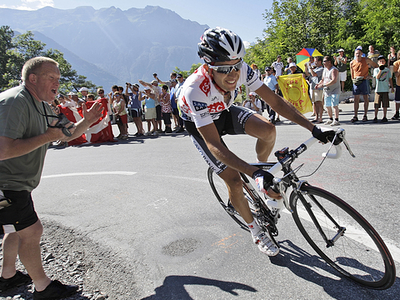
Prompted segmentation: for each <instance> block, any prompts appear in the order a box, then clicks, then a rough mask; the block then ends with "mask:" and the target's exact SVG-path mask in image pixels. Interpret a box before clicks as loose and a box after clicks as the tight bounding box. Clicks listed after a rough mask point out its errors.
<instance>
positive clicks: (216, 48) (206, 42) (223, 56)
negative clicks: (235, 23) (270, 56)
mask: <svg viewBox="0 0 400 300" xmlns="http://www.w3.org/2000/svg"><path fill="white" fill-rule="evenodd" d="M200 39H201V42H200V43H199V44H198V48H199V51H198V54H199V56H200V58H202V59H204V61H205V62H206V63H208V64H212V63H214V62H222V61H230V60H234V59H241V58H243V56H244V55H245V53H246V52H245V50H244V44H243V42H242V40H241V38H240V37H239V36H238V35H236V33H234V32H232V31H230V30H229V29H225V28H221V27H216V28H213V29H211V28H210V29H207V30H206V31H205V32H204V34H203V35H202V37H201V38H200Z"/></svg>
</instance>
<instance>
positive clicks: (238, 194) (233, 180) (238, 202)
mask: <svg viewBox="0 0 400 300" xmlns="http://www.w3.org/2000/svg"><path fill="white" fill-rule="evenodd" d="M222 123H224V121H222V120H221V122H220V123H216V126H217V128H218V130H219V131H223V130H226V131H227V132H229V133H234V128H233V127H234V126H233V125H232V124H229V123H228V125H227V126H226V127H225V128H224V129H222V128H220V125H221V124H222ZM185 127H186V130H187V131H188V132H189V134H190V137H191V139H192V142H193V143H194V145H195V146H196V149H197V150H198V151H199V152H200V154H201V155H202V156H203V158H204V160H205V161H206V163H207V164H208V165H209V166H210V167H211V169H213V171H214V172H215V173H216V174H217V175H218V176H220V177H221V178H222V179H223V180H224V182H225V184H226V186H227V188H228V194H229V199H230V201H231V203H232V205H233V207H234V208H235V209H236V211H237V212H238V213H239V214H240V215H241V217H242V218H243V219H244V220H245V222H247V223H251V222H252V221H253V215H252V214H251V211H250V208H249V204H248V202H247V200H246V199H245V197H244V194H243V186H242V181H241V178H240V175H239V173H238V172H237V171H236V170H233V169H232V168H229V167H228V166H226V165H225V164H224V163H223V162H221V161H220V160H218V159H217V158H215V157H214V155H212V153H211V151H210V150H209V149H208V147H207V144H206V143H205V141H204V140H203V138H202V136H201V135H200V133H199V132H198V130H197V129H196V127H195V125H194V124H193V123H192V122H185ZM222 142H223V141H222Z"/></svg>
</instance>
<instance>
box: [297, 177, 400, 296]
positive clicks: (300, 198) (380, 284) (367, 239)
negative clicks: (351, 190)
mask: <svg viewBox="0 0 400 300" xmlns="http://www.w3.org/2000/svg"><path fill="white" fill-rule="evenodd" d="M315 199H316V200H317V201H318V202H319V203H320V204H321V205H322V208H323V209H321V208H320V207H319V206H318V205H317V204H316V202H315V201H314V200H315ZM290 203H291V205H292V208H293V214H292V216H293V219H294V221H295V223H296V225H297V227H298V228H299V230H300V232H301V233H302V235H303V236H304V238H305V239H306V240H307V242H308V243H309V244H310V246H311V247H312V248H313V249H314V250H315V251H316V252H317V253H318V254H319V255H320V256H321V258H323V259H324V260H325V261H326V262H327V263H328V264H329V265H331V266H332V267H333V268H334V269H335V270H337V271H338V272H339V273H341V274H342V275H344V276H345V277H347V278H349V279H351V280H353V281H355V282H357V283H359V284H361V285H364V286H366V287H369V288H374V289H387V288H389V287H391V286H392V285H393V283H394V281H395V279H396V268H395V264H394V261H393V258H392V256H391V254H390V252H389V250H388V248H387V246H386V245H385V243H384V242H383V240H382V238H381V237H380V236H379V234H378V233H377V232H376V230H375V229H374V228H373V227H372V226H371V225H370V224H369V223H368V222H367V221H366V220H365V219H364V218H363V217H362V216H361V215H360V214H359V213H358V212H357V211H356V210H355V209H354V208H352V207H351V206H350V205H349V204H347V203H346V202H344V201H343V200H341V199H340V198H339V197H337V196H335V195H333V194H331V193H329V192H327V191H325V190H323V189H320V188H317V187H313V186H310V185H303V186H302V187H301V194H300V195H299V193H296V192H293V193H292V194H291V197H290ZM307 207H308V208H309V209H310V211H312V212H313V214H314V216H315V217H316V220H317V221H318V223H319V224H320V225H321V228H322V229H323V231H324V233H325V234H326V235H327V237H328V239H332V238H333V237H334V236H335V234H336V233H337V230H336V229H335V227H337V226H336V225H335V224H334V223H333V222H332V221H331V220H330V219H329V217H328V216H327V214H326V212H328V213H329V214H330V215H331V216H332V217H333V218H334V219H335V220H336V221H337V222H338V223H339V225H340V227H345V228H346V229H345V231H344V232H343V234H340V237H339V238H338V240H336V241H335V242H334V245H332V246H329V247H328V246H327V243H326V241H325V240H324V239H323V237H322V235H321V233H320V232H319V231H318V228H317V226H316V225H315V222H313V221H312V220H311V217H310V212H308V211H307ZM323 210H325V212H324V211H323Z"/></svg>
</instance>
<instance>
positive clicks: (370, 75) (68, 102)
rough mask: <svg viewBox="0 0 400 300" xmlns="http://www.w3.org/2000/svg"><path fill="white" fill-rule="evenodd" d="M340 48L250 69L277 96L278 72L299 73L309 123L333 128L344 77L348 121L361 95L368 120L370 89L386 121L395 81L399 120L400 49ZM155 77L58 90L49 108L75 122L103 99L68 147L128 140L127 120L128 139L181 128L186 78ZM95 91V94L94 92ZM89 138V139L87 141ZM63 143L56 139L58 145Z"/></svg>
mask: <svg viewBox="0 0 400 300" xmlns="http://www.w3.org/2000/svg"><path fill="white" fill-rule="evenodd" d="M344 52H345V51H344V49H339V50H338V51H337V55H335V56H334V57H331V56H325V57H310V59H309V61H308V62H307V63H306V64H305V67H304V70H303V69H301V68H300V67H299V66H298V65H297V64H296V63H295V62H294V61H293V59H292V58H291V57H288V58H287V59H286V61H287V64H286V65H285V64H284V62H283V61H282V56H281V55H278V56H277V59H276V61H274V62H273V63H272V64H271V65H268V66H266V67H265V69H264V72H262V71H261V70H260V69H259V68H258V66H257V65H256V64H251V68H252V69H253V70H254V71H255V73H256V75H257V76H258V77H259V78H260V79H261V80H263V81H264V83H265V84H266V85H267V86H268V87H269V88H270V89H271V90H273V91H274V92H275V93H277V94H279V95H281V96H282V93H281V91H280V88H279V85H278V81H277V78H279V76H282V75H290V74H302V76H303V77H304V78H305V79H306V82H307V84H308V86H309V96H310V100H311V101H312V104H313V113H312V115H311V116H312V117H313V120H312V121H313V122H314V123H317V124H318V123H324V124H325V125H332V126H337V125H340V122H339V111H340V110H339V96H340V94H341V93H344V92H345V82H346V81H347V80H348V79H351V81H352V91H353V96H354V117H353V119H352V120H351V121H352V122H357V121H358V118H357V112H358V106H359V99H360V96H362V99H363V100H364V117H363V119H362V121H364V122H365V121H367V120H368V119H367V116H366V115H367V112H368V107H369V95H370V94H371V91H373V92H375V99H374V109H375V117H374V119H373V122H377V116H378V111H379V108H381V107H382V108H383V118H382V119H381V122H387V121H388V119H387V116H386V114H387V108H388V107H389V97H388V94H389V92H390V89H391V92H394V87H395V85H394V84H396V94H395V102H396V108H395V114H394V116H393V117H392V120H399V119H400V116H399V110H400V76H399V73H400V70H399V68H400V51H399V52H398V53H396V50H395V48H394V47H390V52H389V54H388V55H387V57H386V56H383V55H381V54H380V53H379V51H378V50H376V49H374V47H373V46H372V45H371V46H369V52H368V53H367V54H366V55H365V54H364V53H363V52H362V47H361V46H358V47H357V48H356V49H355V51H354V57H352V58H348V57H346V55H345V54H344ZM348 74H350V76H349V75H348ZM153 77H154V80H153V81H151V82H145V81H143V80H139V82H138V83H134V84H131V83H126V86H125V88H124V87H122V86H118V85H114V86H112V87H111V92H110V93H108V94H105V92H104V89H102V88H100V89H98V90H97V92H96V93H94V94H89V90H88V89H87V88H86V87H82V88H80V89H79V93H74V92H71V93H68V94H67V95H65V96H64V95H61V94H60V95H59V96H58V98H57V99H56V100H55V101H54V104H53V109H54V111H55V112H56V113H64V115H66V116H67V118H68V119H69V120H70V121H72V122H77V121H79V119H81V118H82V117H83V116H82V104H83V103H86V104H87V105H89V107H90V105H92V103H94V102H96V101H97V102H101V103H102V105H103V110H104V116H103V118H102V119H101V120H100V121H99V122H98V123H96V124H94V125H92V128H94V129H92V128H89V130H88V133H86V134H83V135H82V136H81V137H79V138H78V139H76V140H73V141H70V142H69V143H68V145H77V144H83V143H86V142H92V143H93V142H94V143H99V142H115V141H118V140H126V139H128V138H130V136H129V134H128V126H129V122H132V125H134V126H135V130H134V131H136V133H134V134H132V135H131V137H132V136H133V137H142V136H150V135H152V136H156V135H159V134H170V133H181V132H183V131H184V130H185V129H184V125H183V120H182V119H181V118H180V117H179V111H178V107H177V100H178V97H179V94H180V91H181V88H182V85H183V83H184V77H183V76H182V74H176V73H171V74H170V79H169V80H167V81H162V80H160V79H159V78H158V75H157V74H156V73H154V74H153ZM392 77H394V79H395V81H394V82H392ZM332 92H333V93H332ZM95 94H97V95H96V96H95ZM327 100H328V103H327ZM241 105H243V106H245V107H248V108H250V109H252V110H254V111H256V112H257V113H259V114H263V112H264V111H266V112H267V113H268V116H269V119H270V121H271V122H272V123H274V124H275V123H278V122H280V119H279V115H277V114H275V112H274V111H273V110H272V109H271V108H270V107H269V106H268V105H266V104H265V103H264V102H263V101H261V100H260V99H259V98H258V96H257V94H255V93H248V95H247V97H246V99H245V100H244V101H243V103H241ZM332 108H333V109H334V110H333V111H332ZM324 112H328V119H325V120H323V113H324ZM99 123H100V124H99ZM112 124H116V125H117V127H118V129H119V135H118V136H116V137H114V135H113V131H112V127H111V125H112ZM89 131H91V133H90V132H89ZM132 131H133V129H132ZM88 136H89V137H90V139H88ZM65 144H66V143H61V142H60V143H58V145H65Z"/></svg>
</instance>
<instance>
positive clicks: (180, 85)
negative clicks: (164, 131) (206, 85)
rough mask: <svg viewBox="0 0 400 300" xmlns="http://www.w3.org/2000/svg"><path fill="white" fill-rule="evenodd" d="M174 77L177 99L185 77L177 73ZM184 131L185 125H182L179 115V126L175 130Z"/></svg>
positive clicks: (177, 131)
mask: <svg viewBox="0 0 400 300" xmlns="http://www.w3.org/2000/svg"><path fill="white" fill-rule="evenodd" d="M176 78H177V79H178V84H177V85H176V87H175V98H176V99H177V100H178V99H179V95H180V93H181V92H182V87H183V84H184V83H185V79H184V78H183V75H182V74H178V75H177V76H176ZM184 131H185V126H184V123H183V120H182V118H181V116H179V127H178V128H177V129H176V130H175V132H176V133H180V132H184Z"/></svg>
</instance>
